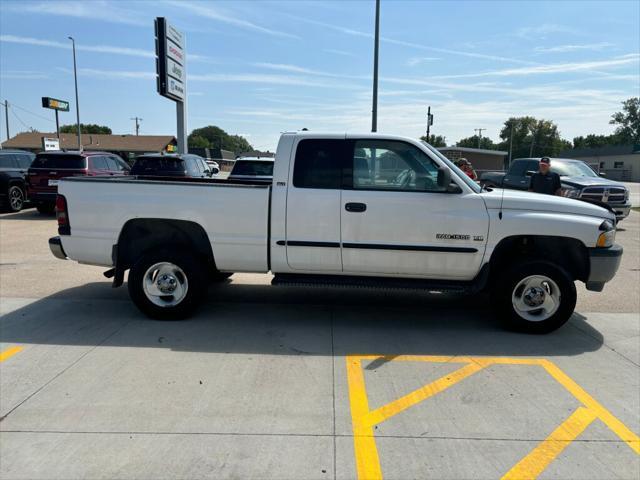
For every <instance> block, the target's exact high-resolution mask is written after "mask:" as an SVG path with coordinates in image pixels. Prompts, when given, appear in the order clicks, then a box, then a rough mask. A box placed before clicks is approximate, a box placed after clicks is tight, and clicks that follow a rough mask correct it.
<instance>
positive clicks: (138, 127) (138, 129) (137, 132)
mask: <svg viewBox="0 0 640 480" xmlns="http://www.w3.org/2000/svg"><path fill="white" fill-rule="evenodd" d="M130 120H135V121H136V137H137V136H138V135H139V134H140V123H139V122H141V121H142V120H143V119H142V118H140V117H133V118H130Z"/></svg>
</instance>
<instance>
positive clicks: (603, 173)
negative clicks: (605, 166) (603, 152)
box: [598, 172, 607, 177]
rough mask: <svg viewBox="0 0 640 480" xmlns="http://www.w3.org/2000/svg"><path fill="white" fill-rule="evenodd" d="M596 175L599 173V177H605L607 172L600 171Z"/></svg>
mask: <svg viewBox="0 0 640 480" xmlns="http://www.w3.org/2000/svg"><path fill="white" fill-rule="evenodd" d="M598 175H600V176H601V177H606V176H607V174H606V173H605V172H600V173H598Z"/></svg>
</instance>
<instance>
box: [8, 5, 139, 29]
mask: <svg viewBox="0 0 640 480" xmlns="http://www.w3.org/2000/svg"><path fill="white" fill-rule="evenodd" d="M117 3H119V2H117ZM115 5H116V3H113V2H107V1H104V0H92V1H80V0H77V1H46V2H24V1H23V2H20V3H19V4H17V5H15V6H12V7H11V10H12V11H14V12H18V13H28V14H30V15H32V14H38V15H49V16H65V17H74V18H84V19H90V20H99V21H103V22H111V23H124V24H126V25H136V26H147V27H149V26H151V25H150V21H149V20H148V19H147V18H146V17H145V18H141V17H140V16H138V15H135V14H134V13H133V12H130V11H128V10H123V9H121V8H118V7H116V6H115Z"/></svg>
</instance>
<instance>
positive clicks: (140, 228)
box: [113, 218, 215, 272]
mask: <svg viewBox="0 0 640 480" xmlns="http://www.w3.org/2000/svg"><path fill="white" fill-rule="evenodd" d="M169 245H171V246H174V247H178V248H184V249H188V251H190V252H192V253H194V254H195V255H196V256H198V259H199V260H200V261H202V262H205V263H207V264H209V265H210V266H211V267H212V268H215V262H214V258H213V251H212V250H211V242H210V241H209V237H208V236H207V233H206V232H205V231H204V229H203V228H202V226H200V225H199V224H197V223H195V222H189V221H186V220H168V219H155V218H137V219H134V220H129V221H128V222H127V223H125V225H124V227H122V231H121V232H120V237H119V238H118V244H117V245H115V246H114V247H115V248H114V251H113V262H114V265H115V266H116V270H117V271H120V272H124V271H125V270H127V269H128V268H131V266H133V264H134V263H135V262H136V260H137V259H138V258H140V256H142V255H144V254H145V253H146V252H148V251H150V250H152V249H155V248H158V247H160V246H169Z"/></svg>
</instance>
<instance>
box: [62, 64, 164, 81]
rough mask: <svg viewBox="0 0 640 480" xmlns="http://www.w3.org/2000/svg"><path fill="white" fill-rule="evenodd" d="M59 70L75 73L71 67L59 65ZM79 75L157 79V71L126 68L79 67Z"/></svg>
mask: <svg viewBox="0 0 640 480" xmlns="http://www.w3.org/2000/svg"><path fill="white" fill-rule="evenodd" d="M58 70H60V71H61V72H65V73H73V70H71V69H69V68H62V67H58ZM78 75H81V76H83V77H99V78H111V79H129V80H131V79H134V80H135V79H144V80H148V79H155V78H156V73H155V72H144V71H125V70H100V69H97V68H78Z"/></svg>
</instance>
